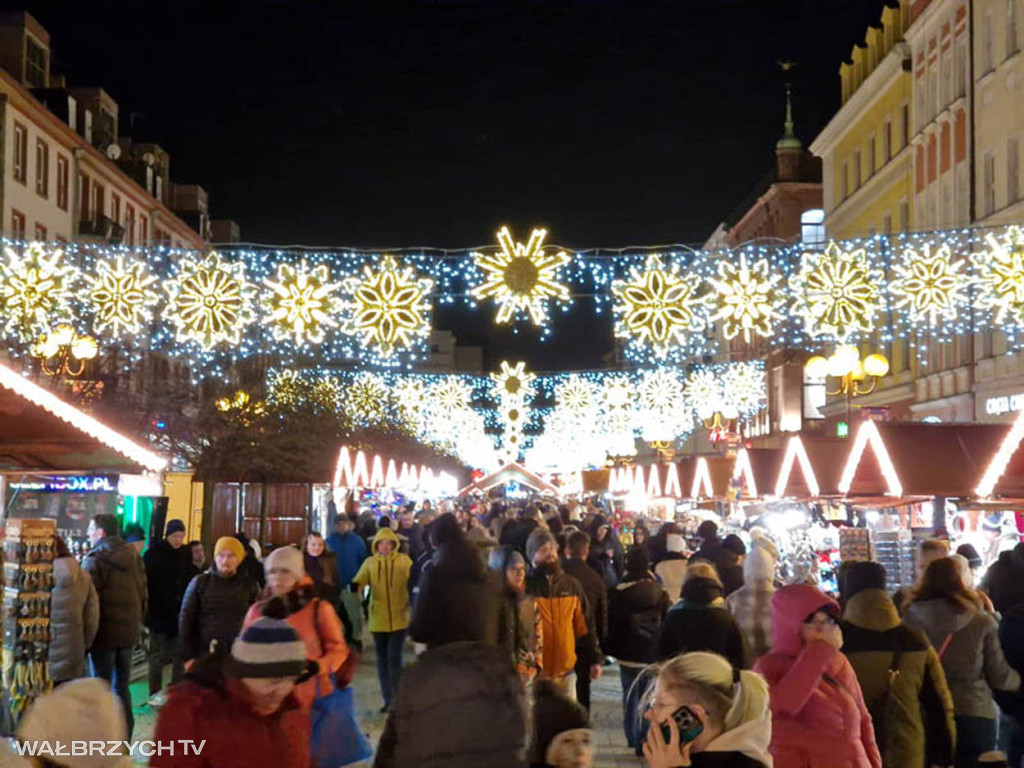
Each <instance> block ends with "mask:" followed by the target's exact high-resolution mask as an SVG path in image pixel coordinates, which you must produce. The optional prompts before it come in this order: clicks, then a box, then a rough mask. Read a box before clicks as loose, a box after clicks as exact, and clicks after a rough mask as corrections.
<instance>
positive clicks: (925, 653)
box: [842, 589, 956, 768]
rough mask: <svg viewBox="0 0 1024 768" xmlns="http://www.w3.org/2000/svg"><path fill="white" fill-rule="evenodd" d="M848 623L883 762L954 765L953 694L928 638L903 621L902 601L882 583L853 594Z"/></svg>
mask: <svg viewBox="0 0 1024 768" xmlns="http://www.w3.org/2000/svg"><path fill="white" fill-rule="evenodd" d="M842 626H843V654H844V655H845V656H846V658H847V659H848V660H849V662H850V666H852V667H853V671H854V673H855V674H856V675H857V681H858V682H859V683H860V689H861V693H862V694H863V695H864V703H865V704H866V705H867V708H868V712H870V713H871V720H872V723H873V725H874V728H875V741H876V743H877V744H878V748H879V750H880V751H881V753H882V758H883V763H884V764H885V765H886V766H887V767H890V766H891V768H920V767H921V766H922V765H952V764H953V761H954V749H953V748H954V743H955V737H956V729H955V726H954V724H953V697H952V695H951V694H950V692H949V688H948V686H947V685H946V675H945V674H944V673H943V671H942V664H941V663H940V662H939V656H938V654H937V653H936V652H935V649H934V648H932V646H931V645H930V644H929V642H928V639H927V638H926V637H925V636H924V635H923V634H921V633H920V632H917V631H916V630H912V629H909V628H908V627H905V626H903V625H901V624H900V615H899V612H898V611H897V610H896V605H895V604H894V603H893V602H892V600H891V599H890V598H889V596H888V595H887V594H886V593H885V590H882V589H865V590H863V591H862V592H858V593H857V594H855V595H854V596H853V597H852V598H850V599H849V601H847V603H846V610H845V611H844V612H843V624H842ZM897 656H898V658H897ZM926 745H927V751H928V758H927V759H925V747H926Z"/></svg>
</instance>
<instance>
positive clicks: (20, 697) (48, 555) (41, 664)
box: [3, 519, 57, 724]
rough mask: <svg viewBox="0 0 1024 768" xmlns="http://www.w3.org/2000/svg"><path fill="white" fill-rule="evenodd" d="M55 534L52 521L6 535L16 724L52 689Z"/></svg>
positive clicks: (8, 680)
mask: <svg viewBox="0 0 1024 768" xmlns="http://www.w3.org/2000/svg"><path fill="white" fill-rule="evenodd" d="M56 532H57V523H56V521H55V520H52V519H42V520H33V519H12V520H8V521H7V528H6V530H5V531H4V542H3V554H4V565H3V576H4V579H3V583H4V587H3V589H4V599H3V685H4V689H5V691H6V693H7V702H8V705H9V707H10V710H11V718H12V720H13V722H14V723H15V724H17V722H18V721H19V720H20V719H21V716H22V715H23V714H24V712H25V710H26V709H27V708H28V706H29V705H30V704H31V703H32V702H33V701H34V700H35V699H36V698H37V697H39V696H42V695H43V694H44V693H46V692H47V691H49V690H50V689H51V688H52V687H53V681H52V680H51V679H50V665H49V662H48V660H47V659H48V657H49V653H50V592H51V591H52V589H53V560H54V558H55V556H56V547H55V546H54V535H55V534H56Z"/></svg>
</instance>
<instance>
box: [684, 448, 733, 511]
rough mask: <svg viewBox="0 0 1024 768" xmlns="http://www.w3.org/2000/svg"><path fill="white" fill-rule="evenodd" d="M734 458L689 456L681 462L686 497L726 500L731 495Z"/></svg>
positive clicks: (697, 499)
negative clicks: (730, 486) (730, 487)
mask: <svg viewBox="0 0 1024 768" xmlns="http://www.w3.org/2000/svg"><path fill="white" fill-rule="evenodd" d="M733 465H734V459H730V458H726V457H725V456H717V455H715V456H687V457H686V458H684V459H682V460H681V461H680V462H679V465H678V466H679V482H680V484H681V485H682V490H683V494H684V496H685V497H686V498H690V499H693V500H694V501H699V500H701V499H719V500H723V501H724V500H725V499H726V498H728V496H729V484H730V482H731V481H732V470H733Z"/></svg>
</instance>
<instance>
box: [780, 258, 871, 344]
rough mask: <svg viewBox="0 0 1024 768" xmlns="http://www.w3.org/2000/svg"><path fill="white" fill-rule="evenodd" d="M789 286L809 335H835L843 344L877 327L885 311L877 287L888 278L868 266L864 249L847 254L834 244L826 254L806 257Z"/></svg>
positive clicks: (794, 304)
mask: <svg viewBox="0 0 1024 768" xmlns="http://www.w3.org/2000/svg"><path fill="white" fill-rule="evenodd" d="M789 284H790V288H791V289H792V291H793V295H794V297H795V300H794V303H793V312H794V313H795V314H797V315H799V316H800V317H802V318H803V319H804V322H805V324H806V328H807V333H808V335H810V336H812V337H817V336H821V335H832V336H834V337H835V339H836V340H837V341H840V342H844V341H846V339H847V338H848V337H849V336H850V334H852V333H856V332H864V333H868V332H870V331H871V330H872V329H873V328H874V327H875V316H876V315H877V314H878V313H879V311H880V310H881V309H882V297H881V296H880V295H879V292H878V287H879V286H880V285H884V284H885V274H884V273H883V272H882V270H880V269H875V268H873V267H872V266H871V265H870V264H869V263H868V258H867V252H866V251H865V250H864V249H863V248H857V249H855V250H853V251H844V250H842V249H841V248H840V247H839V246H838V245H836V243H835V241H831V242H829V244H828V247H827V248H826V249H825V252H824V253H815V252H806V253H804V255H803V261H802V264H801V267H800V271H799V272H798V273H797V274H795V275H793V276H792V277H791V278H790V279H789Z"/></svg>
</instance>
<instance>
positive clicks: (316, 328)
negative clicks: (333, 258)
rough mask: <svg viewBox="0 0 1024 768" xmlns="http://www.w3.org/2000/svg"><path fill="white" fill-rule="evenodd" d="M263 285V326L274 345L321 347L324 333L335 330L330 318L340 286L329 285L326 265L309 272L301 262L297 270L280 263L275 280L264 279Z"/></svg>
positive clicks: (338, 304)
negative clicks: (265, 314) (313, 345)
mask: <svg viewBox="0 0 1024 768" xmlns="http://www.w3.org/2000/svg"><path fill="white" fill-rule="evenodd" d="M263 285H264V287H265V288H266V291H265V292H264V293H263V296H262V304H263V310H264V311H265V312H266V313H267V317H266V319H265V320H264V321H263V322H264V323H265V324H266V325H268V326H269V327H270V331H271V333H272V334H273V336H274V339H275V340H276V341H288V340H290V339H291V340H294V341H295V343H296V344H299V345H302V344H305V343H307V342H308V343H310V344H322V343H323V340H324V335H325V333H326V331H327V329H328V328H337V327H338V322H337V320H335V319H334V315H336V314H338V312H340V310H341V300H340V298H339V297H338V295H337V291H338V288H340V287H341V283H336V282H331V273H330V270H329V269H328V268H327V265H326V264H320V265H319V266H316V267H314V268H313V269H310V268H309V267H307V266H306V262H305V261H302V262H300V263H299V265H298V266H296V265H294V264H285V263H281V264H278V265H277V274H276V276H275V277H274V278H269V277H268V278H266V279H265V280H264V281H263Z"/></svg>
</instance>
